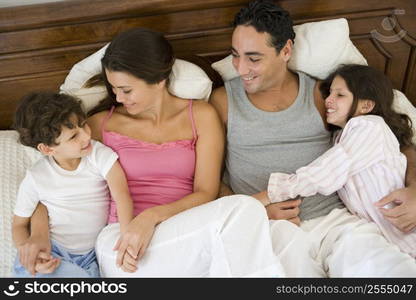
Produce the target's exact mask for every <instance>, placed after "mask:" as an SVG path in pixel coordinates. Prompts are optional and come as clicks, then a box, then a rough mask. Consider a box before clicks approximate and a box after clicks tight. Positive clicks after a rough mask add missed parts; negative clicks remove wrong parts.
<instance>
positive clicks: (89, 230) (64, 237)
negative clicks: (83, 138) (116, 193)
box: [14, 141, 118, 254]
mask: <svg viewBox="0 0 416 300" xmlns="http://www.w3.org/2000/svg"><path fill="white" fill-rule="evenodd" d="M91 142H92V151H91V153H90V154H89V155H88V156H86V157H83V158H82V159H81V162H80V164H79V166H78V168H77V169H76V170H74V171H68V170H64V169H62V168H61V167H60V166H59V165H58V164H57V163H56V162H55V160H54V159H53V158H52V157H48V156H45V157H43V158H41V159H40V160H39V161H38V162H36V163H35V165H34V166H33V167H32V168H30V169H29V170H28V171H27V172H26V176H25V178H24V179H23V181H22V183H21V184H20V187H19V192H18V194H17V200H16V206H15V209H14V214H15V215H17V216H20V217H31V216H32V214H33V212H34V210H35V208H36V206H37V204H38V202H39V201H40V202H42V203H43V204H44V205H45V206H46V207H47V208H48V213H49V230H50V236H51V239H52V240H54V241H56V242H57V243H58V244H59V245H61V246H63V247H64V248H66V249H67V250H68V251H69V252H70V253H73V254H85V253H87V252H88V251H90V250H92V249H93V248H94V244H95V240H96V237H97V235H98V233H99V232H100V231H101V229H102V228H103V227H104V226H105V225H106V223H107V216H108V207H109V200H110V194H109V190H108V186H107V182H106V180H105V177H106V176H107V173H108V171H109V170H110V169H111V167H112V166H113V164H114V163H115V161H116V160H117V159H118V156H117V154H116V153H115V152H114V151H113V150H112V149H111V148H109V147H107V146H105V145H103V144H101V143H100V142H97V141H91Z"/></svg>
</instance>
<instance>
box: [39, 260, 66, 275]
mask: <svg viewBox="0 0 416 300" xmlns="http://www.w3.org/2000/svg"><path fill="white" fill-rule="evenodd" d="M60 263H61V260H60V259H59V258H52V259H49V260H44V259H41V260H38V261H37V263H36V267H35V269H36V272H39V273H42V274H50V273H53V272H54V271H55V270H56V268H57V267H58V266H59V265H60Z"/></svg>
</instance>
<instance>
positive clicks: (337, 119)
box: [325, 76, 353, 128]
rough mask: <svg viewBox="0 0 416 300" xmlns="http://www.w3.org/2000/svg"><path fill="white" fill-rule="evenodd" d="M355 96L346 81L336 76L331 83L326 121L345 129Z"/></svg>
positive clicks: (327, 100)
mask: <svg viewBox="0 0 416 300" xmlns="http://www.w3.org/2000/svg"><path fill="white" fill-rule="evenodd" d="M352 102H353V94H352V93H351V92H350V90H349V89H348V87H347V84H346V83H345V80H344V79H342V78H341V77H339V76H335V78H334V80H333V81H332V83H331V88H330V94H329V96H328V97H327V98H326V99H325V107H326V121H327V122H328V123H329V124H333V125H336V126H339V127H341V128H344V126H345V124H346V123H347V121H348V115H349V112H350V110H351V107H352Z"/></svg>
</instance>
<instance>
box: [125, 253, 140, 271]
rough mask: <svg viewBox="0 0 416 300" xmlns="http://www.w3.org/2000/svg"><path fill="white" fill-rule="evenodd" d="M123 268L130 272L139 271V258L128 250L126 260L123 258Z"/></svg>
mask: <svg viewBox="0 0 416 300" xmlns="http://www.w3.org/2000/svg"><path fill="white" fill-rule="evenodd" d="M121 269H122V270H123V271H124V272H129V273H133V272H136V271H137V260H136V259H134V258H133V257H131V256H130V254H129V253H128V252H127V253H126V255H124V260H123V264H122V266H121Z"/></svg>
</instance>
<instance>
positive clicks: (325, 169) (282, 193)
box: [268, 118, 384, 202]
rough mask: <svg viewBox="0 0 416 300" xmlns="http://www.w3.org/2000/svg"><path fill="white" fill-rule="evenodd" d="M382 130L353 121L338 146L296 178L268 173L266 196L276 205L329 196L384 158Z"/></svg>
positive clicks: (299, 172) (300, 171)
mask: <svg viewBox="0 0 416 300" xmlns="http://www.w3.org/2000/svg"><path fill="white" fill-rule="evenodd" d="M382 130H383V129H382V127H381V126H380V125H378V124H377V123H375V122H371V121H367V120H365V119H363V118H359V119H358V118H354V119H352V120H351V121H350V122H349V124H347V125H346V127H345V128H344V132H343V135H342V137H341V140H340V142H339V143H338V144H336V145H335V146H334V147H332V148H331V149H329V150H328V151H327V152H325V153H324V154H323V155H321V156H320V157H318V158H317V159H316V160H314V161H313V162H312V163H310V164H309V165H308V166H306V167H302V168H300V169H298V170H297V171H296V174H283V173H272V174H271V175H270V179H269V185H268V196H269V198H270V200H271V201H272V202H280V201H284V200H287V199H292V198H296V197H297V196H303V197H307V196H312V195H315V194H317V193H320V194H323V195H329V194H331V193H333V192H335V191H337V190H339V189H340V188H342V186H344V185H345V183H346V182H347V180H348V179H349V178H350V177H351V176H352V175H354V174H356V173H358V172H360V171H361V170H363V169H366V168H368V167H369V166H371V165H373V164H375V163H377V162H378V161H380V160H382V159H383V157H384V152H383V147H382V145H383V138H384V136H383V132H382Z"/></svg>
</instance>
